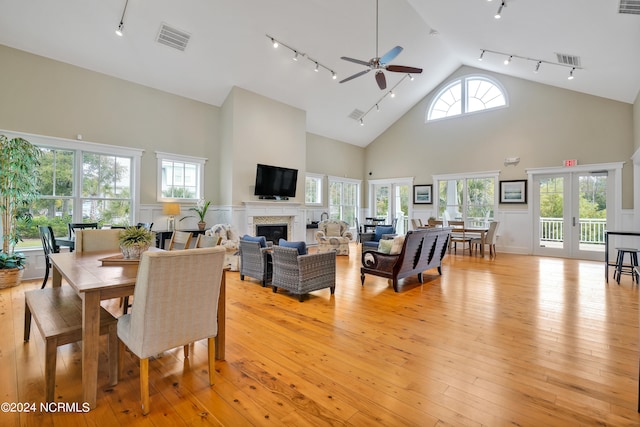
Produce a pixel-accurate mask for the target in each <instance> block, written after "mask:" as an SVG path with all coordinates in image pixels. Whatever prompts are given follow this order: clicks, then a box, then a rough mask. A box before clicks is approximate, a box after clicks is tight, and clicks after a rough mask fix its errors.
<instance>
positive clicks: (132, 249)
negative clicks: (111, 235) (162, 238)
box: [119, 226, 155, 259]
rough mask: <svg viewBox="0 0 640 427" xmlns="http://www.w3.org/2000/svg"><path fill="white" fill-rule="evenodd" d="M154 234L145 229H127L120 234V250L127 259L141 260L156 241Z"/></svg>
mask: <svg viewBox="0 0 640 427" xmlns="http://www.w3.org/2000/svg"><path fill="white" fill-rule="evenodd" d="M154 238H155V237H154V235H153V232H152V231H150V230H147V229H146V228H144V227H135V226H134V227H127V228H125V229H124V230H122V231H121V232H120V238H119V242H120V250H121V251H122V255H123V256H124V258H125V259H137V258H140V255H141V254H142V252H144V251H146V250H147V249H149V246H151V243H152V242H153V240H154Z"/></svg>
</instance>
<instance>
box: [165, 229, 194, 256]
mask: <svg viewBox="0 0 640 427" xmlns="http://www.w3.org/2000/svg"><path fill="white" fill-rule="evenodd" d="M192 237H193V236H192V234H191V233H190V232H188V231H174V232H173V234H171V240H170V241H169V247H168V248H167V250H168V251H173V250H177V249H189V245H191V238H192Z"/></svg>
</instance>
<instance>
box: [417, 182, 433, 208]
mask: <svg viewBox="0 0 640 427" xmlns="http://www.w3.org/2000/svg"><path fill="white" fill-rule="evenodd" d="M432 191H433V185H431V184H428V185H414V186H413V204H414V205H430V204H432V203H433V199H432V197H431V192H432Z"/></svg>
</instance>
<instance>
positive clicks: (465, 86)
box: [427, 75, 507, 121]
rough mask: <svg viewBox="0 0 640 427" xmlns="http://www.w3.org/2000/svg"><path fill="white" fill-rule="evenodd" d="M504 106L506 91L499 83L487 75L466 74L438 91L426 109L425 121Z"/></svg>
mask: <svg viewBox="0 0 640 427" xmlns="http://www.w3.org/2000/svg"><path fill="white" fill-rule="evenodd" d="M506 106H507V96H506V92H505V90H504V89H503V88H502V85H500V83H498V82H497V81H495V80H493V79H491V78H489V77H487V76H477V75H476V76H466V77H462V78H459V79H457V80H455V81H453V82H451V83H449V84H448V85H446V86H445V87H444V88H443V89H442V90H441V91H440V92H438V94H437V95H436V96H435V97H434V98H433V101H431V104H430V105H429V109H428V110H427V121H430V120H438V119H443V118H446V117H453V116H458V115H460V114H468V113H475V112H477V111H483V110H489V109H492V108H500V107H506Z"/></svg>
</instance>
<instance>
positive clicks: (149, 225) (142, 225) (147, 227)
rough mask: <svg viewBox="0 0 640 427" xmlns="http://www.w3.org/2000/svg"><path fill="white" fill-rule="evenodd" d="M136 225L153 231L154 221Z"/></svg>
mask: <svg viewBox="0 0 640 427" xmlns="http://www.w3.org/2000/svg"><path fill="white" fill-rule="evenodd" d="M136 227H143V228H146V229H147V230H149V231H151V229H152V228H153V223H152V222H139V223H137V224H136Z"/></svg>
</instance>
